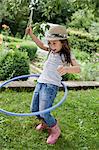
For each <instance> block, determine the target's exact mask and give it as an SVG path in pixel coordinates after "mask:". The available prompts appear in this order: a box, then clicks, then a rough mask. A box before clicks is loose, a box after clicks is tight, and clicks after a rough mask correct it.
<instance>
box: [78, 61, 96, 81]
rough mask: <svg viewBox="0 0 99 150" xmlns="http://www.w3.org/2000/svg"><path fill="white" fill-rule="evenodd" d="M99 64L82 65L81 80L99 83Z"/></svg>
mask: <svg viewBox="0 0 99 150" xmlns="http://www.w3.org/2000/svg"><path fill="white" fill-rule="evenodd" d="M98 70H99V62H97V63H95V64H94V63H92V62H89V63H82V64H81V73H80V78H81V80H85V81H99V71H98Z"/></svg>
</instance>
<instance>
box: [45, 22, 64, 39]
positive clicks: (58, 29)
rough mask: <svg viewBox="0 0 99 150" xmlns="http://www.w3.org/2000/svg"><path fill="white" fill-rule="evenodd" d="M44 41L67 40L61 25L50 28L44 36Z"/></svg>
mask: <svg viewBox="0 0 99 150" xmlns="http://www.w3.org/2000/svg"><path fill="white" fill-rule="evenodd" d="M45 38H46V40H48V41H50V40H65V39H67V33H66V28H65V27H64V26H61V25H56V26H52V27H50V29H49V31H48V32H47V34H46V35H45Z"/></svg>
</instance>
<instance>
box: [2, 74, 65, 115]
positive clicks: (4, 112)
mask: <svg viewBox="0 0 99 150" xmlns="http://www.w3.org/2000/svg"><path fill="white" fill-rule="evenodd" d="M28 77H39V75H38V74H31V75H22V76H17V77H14V78H12V79H10V80H8V81H6V82H4V83H2V84H0V88H2V87H4V86H5V85H7V84H8V83H10V82H12V81H14V80H17V79H23V78H28ZM62 85H63V87H64V96H63V98H62V99H61V101H60V102H58V103H57V104H56V105H54V106H52V107H50V108H47V109H45V110H42V111H38V112H33V113H14V112H9V111H6V110H4V109H0V113H3V114H6V115H9V116H36V115H40V114H44V113H48V112H50V111H52V110H54V109H55V108H57V107H59V106H60V105H61V104H62V103H63V102H64V101H65V100H66V97H67V87H66V86H65V84H64V83H63V82H62Z"/></svg>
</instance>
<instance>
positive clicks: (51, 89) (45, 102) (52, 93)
mask: <svg viewBox="0 0 99 150" xmlns="http://www.w3.org/2000/svg"><path fill="white" fill-rule="evenodd" d="M57 90H58V87H57V86H55V85H52V84H42V88H41V90H40V93H39V111H41V110H44V109H47V108H49V107H52V104H53V102H54V99H55V97H56V94H57ZM40 116H41V117H42V118H43V119H44V122H45V123H46V124H47V125H48V127H53V126H55V125H56V123H57V121H56V119H55V118H54V117H53V116H52V115H51V114H50V112H48V113H44V114H41V115H40Z"/></svg>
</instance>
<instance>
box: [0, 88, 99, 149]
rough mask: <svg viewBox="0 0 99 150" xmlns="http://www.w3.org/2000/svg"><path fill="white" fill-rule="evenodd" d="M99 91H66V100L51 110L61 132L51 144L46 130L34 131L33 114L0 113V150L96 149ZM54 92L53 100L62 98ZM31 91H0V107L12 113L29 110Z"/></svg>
mask: <svg viewBox="0 0 99 150" xmlns="http://www.w3.org/2000/svg"><path fill="white" fill-rule="evenodd" d="M98 94H99V90H98V89H88V90H79V91H75V90H70V91H69V92H68V98H67V101H65V102H64V103H63V104H62V105H61V106H60V107H58V108H57V109H55V110H54V111H53V112H52V113H53V115H54V116H55V117H56V118H57V120H58V123H59V125H60V128H61V131H62V135H61V137H60V138H59V140H58V142H57V143H56V144H55V145H47V144H46V139H47V137H48V133H47V131H44V132H37V131H36V130H35V126H36V125H37V124H38V123H39V121H38V120H37V119H36V118H35V117H11V116H6V115H3V114H0V150H99V134H98V133H99V122H98V119H99V118H98V111H99V105H98V103H99V101H98V100H99V95H98ZM62 95H63V92H62V91H60V92H59V93H58V95H57V98H56V100H55V103H57V102H58V101H59V100H60V99H61V98H62ZM31 97H32V92H27V91H21V92H16V91H11V90H5V91H2V92H0V107H1V108H2V109H6V110H9V111H13V112H29V107H30V102H31Z"/></svg>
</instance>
